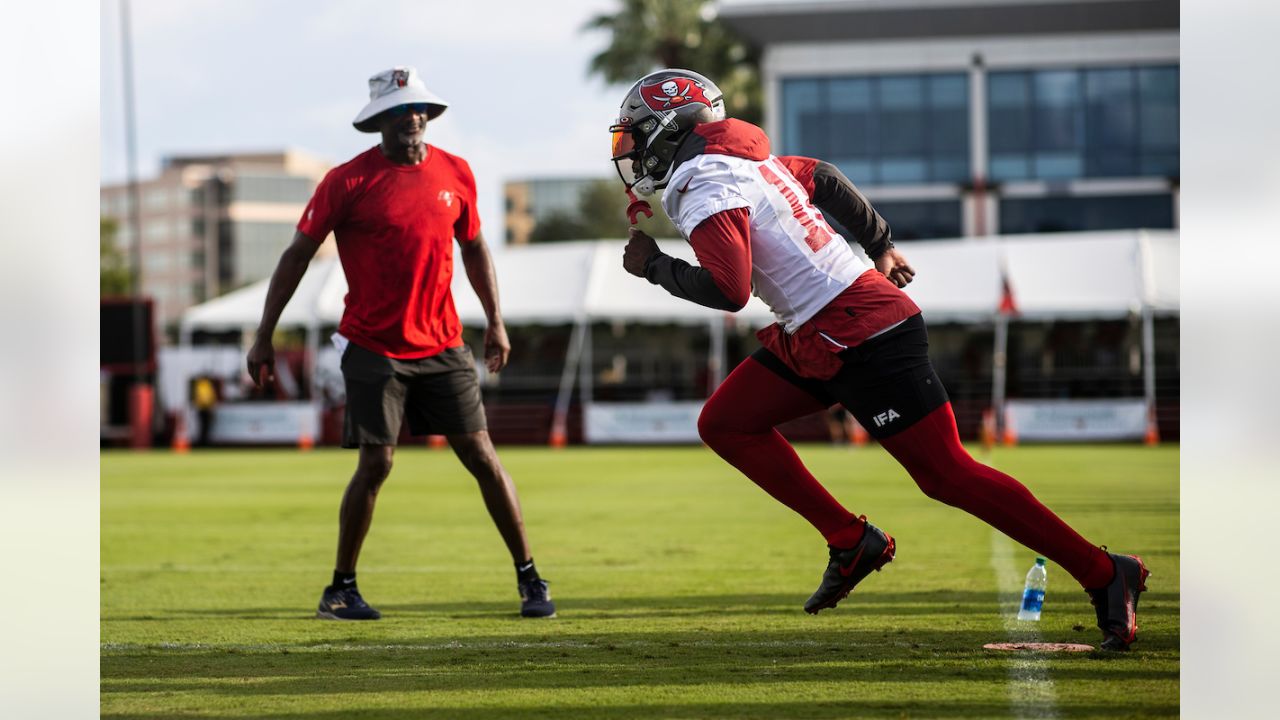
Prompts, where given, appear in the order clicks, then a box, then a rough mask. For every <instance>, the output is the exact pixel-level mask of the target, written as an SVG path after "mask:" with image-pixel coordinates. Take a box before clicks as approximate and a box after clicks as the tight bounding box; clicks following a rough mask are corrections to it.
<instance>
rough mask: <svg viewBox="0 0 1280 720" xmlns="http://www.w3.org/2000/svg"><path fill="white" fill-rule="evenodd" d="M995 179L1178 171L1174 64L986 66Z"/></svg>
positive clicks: (1176, 83)
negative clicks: (1035, 68) (1066, 67)
mask: <svg viewBox="0 0 1280 720" xmlns="http://www.w3.org/2000/svg"><path fill="white" fill-rule="evenodd" d="M987 111H988V113H987V118H988V120H987V123H988V145H989V147H990V153H991V155H990V158H989V162H990V172H991V177H992V178H993V179H995V180H1021V179H1027V178H1041V179H1073V178H1081V177H1136V176H1144V175H1145V176H1149V175H1164V176H1176V175H1177V174H1178V68H1176V67H1150V68H1135V67H1113V68H1095V69H1088V70H1047V71H1037V72H993V73H990V74H989V75H988V76H987Z"/></svg>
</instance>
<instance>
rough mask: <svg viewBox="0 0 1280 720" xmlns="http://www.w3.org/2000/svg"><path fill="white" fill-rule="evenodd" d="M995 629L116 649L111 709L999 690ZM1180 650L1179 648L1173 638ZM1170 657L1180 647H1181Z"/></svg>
mask: <svg viewBox="0 0 1280 720" xmlns="http://www.w3.org/2000/svg"><path fill="white" fill-rule="evenodd" d="M992 639H993V637H992V633H991V632H990V631H983V630H941V629H905V628H896V629H895V628H892V627H885V628H877V629H860V630H854V629H841V628H832V627H830V626H826V627H814V628H813V629H807V630H762V631H743V630H731V631H726V630H714V631H712V630H684V631H680V632H631V633H561V632H556V631H555V629H554V628H552V627H548V628H547V631H546V632H544V633H541V634H539V635H538V636H532V635H530V634H527V633H526V634H519V635H515V634H510V635H507V634H498V635H490V636H486V637H479V638H465V639H453V638H448V637H424V638H404V639H400V640H397V641H390V642H388V641H386V640H378V641H369V642H358V641H357V642H352V641H345V642H325V643H311V644H295V645H288V646H286V645H262V646H242V647H237V646H226V647H218V646H212V647H208V646H195V647H189V648H181V649H168V648H163V647H141V648H127V649H111V650H107V651H105V652H104V654H103V657H102V663H101V678H102V694H103V697H104V699H105V698H107V697H108V696H110V695H112V694H116V693H121V694H132V695H136V694H147V693H175V692H186V691H194V692H199V693H201V694H215V695H227V696H260V695H297V696H305V695H312V694H323V693H335V692H342V693H415V692H433V691H458V690H463V691H465V690H489V691H495V692H502V691H506V690H513V689H560V688H563V689H571V688H584V687H607V688H616V687H635V686H641V687H653V688H655V689H656V688H664V687H673V686H677V687H678V686H692V685H698V686H703V685H708V684H711V685H714V684H724V685H726V686H730V685H734V684H738V683H744V682H746V683H760V682H767V683H820V682H830V683H842V684H843V683H856V682H874V683H908V684H909V683H924V684H929V683H953V682H962V683H977V684H990V683H1005V682H1007V680H1008V677H1009V675H1008V674H1009V668H1008V666H1007V664H1006V661H1007V660H1008V659H1009V658H1010V657H1011V656H1009V655H1003V654H997V653H994V652H992V651H986V650H983V649H982V645H983V643H986V642H990V641H991V640H992ZM1175 642H1176V640H1175ZM1175 647H1176V646H1175ZM1046 657H1047V658H1048V663H1049V665H1050V668H1051V673H1052V676H1053V677H1054V678H1055V679H1061V680H1067V679H1079V680H1101V679H1104V678H1105V679H1106V680H1107V681H1108V682H1109V683H1117V684H1119V683H1123V682H1126V681H1145V682H1149V681H1168V682H1172V683H1176V682H1177V680H1178V669H1177V667H1176V664H1172V663H1169V662H1167V658H1166V662H1165V663H1163V664H1161V665H1155V666H1153V665H1152V664H1151V663H1149V662H1145V661H1144V659H1143V658H1142V656H1141V654H1140V653H1135V654H1134V655H1132V656H1129V657H1124V658H1118V659H1116V660H1115V661H1113V662H1108V663H1106V665H1105V666H1103V665H1100V664H1098V663H1097V662H1092V661H1091V659H1090V658H1089V657H1082V656H1066V655H1058V656H1046Z"/></svg>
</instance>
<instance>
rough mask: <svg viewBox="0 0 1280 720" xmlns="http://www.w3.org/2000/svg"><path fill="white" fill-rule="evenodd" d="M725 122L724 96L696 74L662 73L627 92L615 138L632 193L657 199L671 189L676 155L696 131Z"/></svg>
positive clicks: (621, 173)
mask: <svg viewBox="0 0 1280 720" xmlns="http://www.w3.org/2000/svg"><path fill="white" fill-rule="evenodd" d="M723 119H724V95H723V93H721V92H720V89H719V88H717V87H716V86H715V83H713V82H711V81H710V80H708V79H707V78H705V77H703V76H702V75H699V74H698V73H696V72H693V71H691V70H680V69H668V70H659V71H658V72H654V73H650V74H648V75H646V76H644V77H643V78H640V80H638V81H637V82H636V83H635V84H634V85H632V86H631V89H630V90H628V91H627V95H626V97H625V98H624V99H623V101H622V108H621V110H620V111H619V113H618V120H617V121H616V122H615V123H614V124H613V125H612V126H610V128H609V131H610V132H612V133H613V158H612V160H613V164H614V167H615V168H616V169H617V171H618V177H620V178H622V182H623V183H624V184H626V186H627V190H628V191H631V190H633V189H634V190H635V192H637V193H639V194H641V195H652V194H653V193H654V192H655V191H657V190H660V189H662V188H664V187H666V186H667V182H668V181H670V179H671V174H672V171H673V170H674V169H675V157H676V151H677V150H679V148H680V145H681V143H683V142H684V140H685V139H686V138H687V137H688V136H689V132H690V131H691V130H692V129H693V128H694V126H696V125H698V124H699V123H704V122H714V121H716V120H723Z"/></svg>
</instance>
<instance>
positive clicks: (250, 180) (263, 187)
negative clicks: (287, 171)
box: [231, 173, 315, 204]
mask: <svg viewBox="0 0 1280 720" xmlns="http://www.w3.org/2000/svg"><path fill="white" fill-rule="evenodd" d="M314 189H315V183H313V182H312V181H311V179H310V178H307V177H300V176H296V175H247V174H243V173H242V174H239V175H237V176H236V179H235V182H234V184H233V185H232V188H231V199H232V201H238V202H270V203H298V204H305V203H306V202H307V201H309V200H310V199H311V193H312V191H313V190H314Z"/></svg>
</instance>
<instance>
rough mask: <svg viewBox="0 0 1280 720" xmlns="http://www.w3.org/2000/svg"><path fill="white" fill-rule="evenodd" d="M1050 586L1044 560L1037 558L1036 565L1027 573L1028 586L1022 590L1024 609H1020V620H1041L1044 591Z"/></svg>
mask: <svg viewBox="0 0 1280 720" xmlns="http://www.w3.org/2000/svg"><path fill="white" fill-rule="evenodd" d="M1048 584H1049V576H1048V573H1046V572H1045V568H1044V558H1042V557H1038V558H1036V564H1035V565H1032V566H1031V569H1030V570H1028V571H1027V585H1026V587H1025V588H1023V590H1022V607H1021V608H1019V609H1018V619H1019V620H1039V619H1040V607H1041V606H1042V605H1044V589H1045V586H1046V585H1048Z"/></svg>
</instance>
